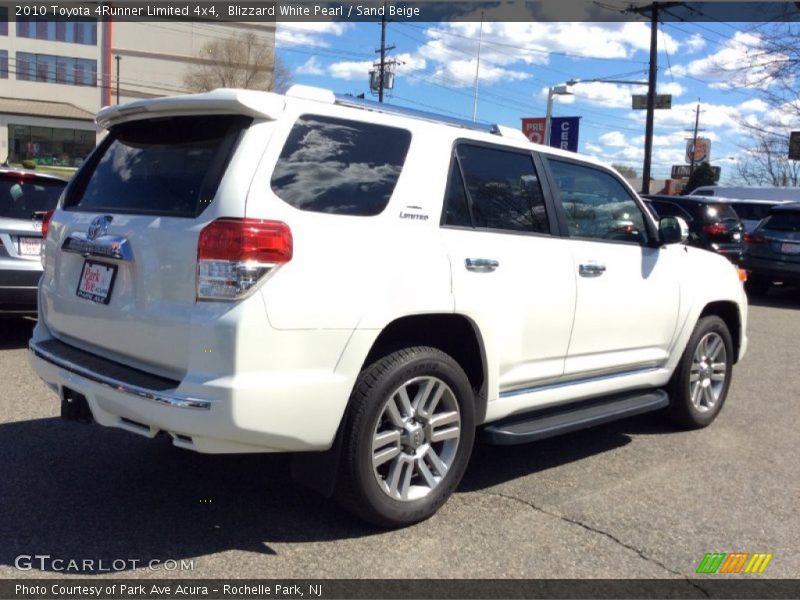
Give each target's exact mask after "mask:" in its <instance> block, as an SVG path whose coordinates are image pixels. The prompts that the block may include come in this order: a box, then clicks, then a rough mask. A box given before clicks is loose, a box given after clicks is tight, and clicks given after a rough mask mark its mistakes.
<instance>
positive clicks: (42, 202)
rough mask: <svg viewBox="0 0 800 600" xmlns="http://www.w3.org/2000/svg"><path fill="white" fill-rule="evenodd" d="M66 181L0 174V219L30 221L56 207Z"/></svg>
mask: <svg viewBox="0 0 800 600" xmlns="http://www.w3.org/2000/svg"><path fill="white" fill-rule="evenodd" d="M66 185H67V182H66V181H58V180H49V179H45V178H43V177H30V176H27V175H24V176H19V175H14V174H0V217H5V218H8V219H31V218H32V217H34V216H36V215H37V214H40V213H43V212H47V211H48V210H50V209H53V208H55V207H56V203H57V202H58V197H59V196H60V195H61V192H62V190H63V189H64V186H66Z"/></svg>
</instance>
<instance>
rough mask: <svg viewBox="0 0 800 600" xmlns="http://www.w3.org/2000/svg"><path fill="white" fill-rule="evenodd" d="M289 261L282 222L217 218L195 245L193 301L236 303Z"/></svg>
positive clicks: (289, 250) (287, 232)
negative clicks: (232, 301) (269, 274)
mask: <svg viewBox="0 0 800 600" xmlns="http://www.w3.org/2000/svg"><path fill="white" fill-rule="evenodd" d="M290 260H292V232H291V230H290V229H289V226H288V225H286V223H281V222H280V221H263V220H261V219H217V220H216V221H213V222H212V223H210V224H209V225H207V226H206V227H205V228H204V229H203V230H202V231H201V232H200V239H199V240H198V242H197V298H198V299H203V300H236V299H239V298H241V297H243V296H245V295H246V294H247V292H248V291H249V290H250V289H252V288H253V287H254V286H255V285H256V284H257V283H258V282H259V281H260V280H261V279H262V278H263V277H264V276H265V275H267V274H268V273H269V272H271V271H273V270H274V269H275V268H276V267H278V266H279V265H281V264H283V263H286V262H289V261H290Z"/></svg>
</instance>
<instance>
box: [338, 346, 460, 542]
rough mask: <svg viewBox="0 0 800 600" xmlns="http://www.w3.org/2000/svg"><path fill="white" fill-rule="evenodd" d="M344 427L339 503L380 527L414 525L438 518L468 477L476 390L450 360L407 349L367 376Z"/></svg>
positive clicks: (377, 365)
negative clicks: (438, 514)
mask: <svg viewBox="0 0 800 600" xmlns="http://www.w3.org/2000/svg"><path fill="white" fill-rule="evenodd" d="M344 426H345V430H344V441H343V448H342V457H341V462H340V466H339V469H340V471H339V477H338V480H337V489H336V497H337V500H338V501H339V503H340V504H341V505H342V506H343V507H344V508H345V509H347V510H349V511H350V512H352V513H353V514H354V515H356V516H358V517H360V518H362V519H364V520H366V521H369V522H370V523H373V524H375V525H379V526H381V527H403V526H406V525H411V524H413V523H417V522H419V521H423V520H425V519H427V518H428V517H430V516H431V515H433V514H434V513H435V512H436V511H437V510H438V509H439V508H440V507H441V506H442V504H444V503H445V501H446V500H447V499H448V497H449V496H450V494H452V492H453V491H454V490H455V488H456V486H458V484H459V482H460V481H461V478H462V476H463V475H464V471H465V469H466V467H467V463H468V461H469V457H470V454H471V452H472V445H473V442H474V439H475V408H474V392H473V390H472V387H471V385H470V383H469V379H468V378H467V376H466V374H465V373H464V370H463V369H462V368H461V367H460V366H459V364H458V363H457V362H456V361H455V360H453V358H451V357H450V356H449V355H447V354H445V353H444V352H442V351H441V350H438V349H436V348H430V347H425V346H418V347H411V348H404V349H402V350H398V351H396V352H392V353H391V354H389V355H387V356H385V357H383V358H381V359H379V360H378V361H376V362H375V363H373V364H372V365H370V366H368V367H367V368H365V369H364V370H363V371H362V372H361V374H360V375H359V378H358V380H357V382H356V385H355V387H354V389H353V393H352V395H351V397H350V403H349V405H348V410H347V414H346V417H345V423H344Z"/></svg>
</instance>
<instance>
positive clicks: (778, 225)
mask: <svg viewBox="0 0 800 600" xmlns="http://www.w3.org/2000/svg"><path fill="white" fill-rule="evenodd" d="M747 242H748V243H747V254H748V255H749V256H753V257H758V258H764V259H768V260H777V261H780V262H783V263H787V264H798V265H800V211H788V210H786V211H783V210H782V211H779V212H775V213H773V214H771V215H770V216H769V217H767V218H766V219H764V221H762V222H761V224H759V226H758V228H757V229H756V230H755V231H754V232H753V233H752V234H751V235H749V236H748V237H747Z"/></svg>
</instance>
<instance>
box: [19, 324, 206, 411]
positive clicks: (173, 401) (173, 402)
mask: <svg viewBox="0 0 800 600" xmlns="http://www.w3.org/2000/svg"><path fill="white" fill-rule="evenodd" d="M28 349H29V350H30V351H31V352H32V353H33V354H34V356H37V357H38V358H41V359H42V360H44V361H46V362H49V363H51V364H53V365H55V366H57V367H60V368H62V369H66V370H67V371H69V372H71V373H74V374H76V375H80V376H81V377H85V378H86V379H89V380H90V381H94V382H95V383H99V384H101V385H104V386H106V387H109V388H111V389H113V390H114V391H117V392H122V393H124V394H131V395H134V396H138V397H139V398H142V399H143V400H150V401H151V402H155V403H157V404H161V405H163V406H171V407H172V408H192V409H198V410H211V402H210V401H209V400H198V399H197V398H189V397H187V396H180V395H177V394H162V393H160V392H154V391H153V390H148V389H145V388H142V387H139V386H136V385H131V384H129V383H125V382H124V381H120V380H118V379H114V378H112V377H106V376H104V375H99V374H98V373H94V372H92V371H90V370H88V369H85V368H83V367H81V366H79V365H76V364H75V363H73V362H70V361H68V360H65V359H63V358H60V357H58V356H55V355H54V354H52V353H51V352H47V351H46V350H43V349H41V348H39V347H38V346H37V345H36V344H35V343H34V342H33V340H31V341H30V342H29V343H28Z"/></svg>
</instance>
